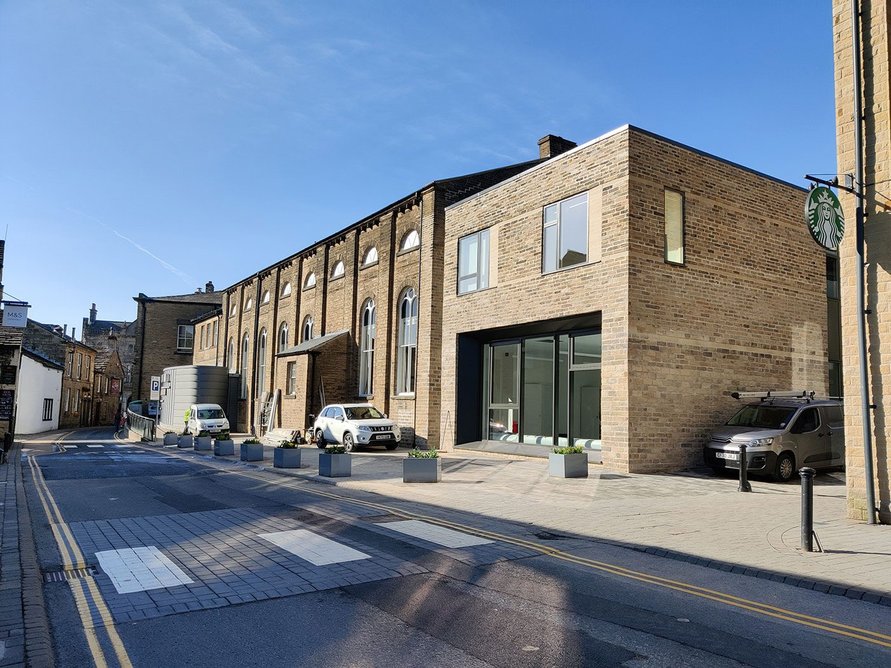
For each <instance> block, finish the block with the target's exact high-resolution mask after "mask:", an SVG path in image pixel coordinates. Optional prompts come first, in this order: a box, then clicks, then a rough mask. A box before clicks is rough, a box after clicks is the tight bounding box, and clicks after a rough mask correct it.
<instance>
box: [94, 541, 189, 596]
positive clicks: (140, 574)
mask: <svg viewBox="0 0 891 668" xmlns="http://www.w3.org/2000/svg"><path fill="white" fill-rule="evenodd" d="M96 559H98V560H99V565H100V566H101V567H102V570H103V572H105V573H106V574H107V575H108V576H109V577H110V578H111V582H112V584H113V585H114V588H115V589H117V590H118V593H119V594H132V593H133V592H137V591H147V590H149V589H164V588H166V587H176V586H179V585H184V584H192V580H191V579H190V578H189V576H188V575H186V574H185V573H184V572H183V571H182V569H180V567H179V566H177V565H176V564H174V563H173V562H172V561H171V560H170V559H168V558H167V557H166V556H164V554H163V553H162V552H161V551H160V550H159V549H158V548H157V547H155V546H154V545H149V546H148V547H134V548H126V549H123V550H107V551H105V552H97V553H96Z"/></svg>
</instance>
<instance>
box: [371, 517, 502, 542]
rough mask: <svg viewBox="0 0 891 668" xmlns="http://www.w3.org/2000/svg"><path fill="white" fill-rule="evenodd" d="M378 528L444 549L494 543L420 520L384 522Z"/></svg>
mask: <svg viewBox="0 0 891 668" xmlns="http://www.w3.org/2000/svg"><path fill="white" fill-rule="evenodd" d="M378 526H382V527H387V528H388V529H392V530H393V531H398V532H399V533H404V534H408V535H409V536H414V537H415V538H423V539H424V540H429V541H430V542H431V543H436V544H437V545H442V546H443V547H470V546H472V545H485V544H486V543H492V542H494V541H491V540H489V539H487V538H480V537H479V536H471V535H470V534H467V533H464V532H462V531H455V530H453V529H446V528H445V527H441V526H437V525H436V524H430V523H428V522H422V521H420V520H402V521H399V522H382V523H381V524H379V525H378Z"/></svg>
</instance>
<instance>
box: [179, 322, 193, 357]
mask: <svg viewBox="0 0 891 668" xmlns="http://www.w3.org/2000/svg"><path fill="white" fill-rule="evenodd" d="M194 341H195V327H194V325H177V328H176V352H178V353H182V352H188V351H190V350H192V344H193V343H194Z"/></svg>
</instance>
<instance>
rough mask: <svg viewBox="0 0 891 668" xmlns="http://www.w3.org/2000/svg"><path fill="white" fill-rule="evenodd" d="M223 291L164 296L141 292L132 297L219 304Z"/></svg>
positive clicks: (221, 301) (152, 300) (135, 298)
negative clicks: (150, 295) (152, 295)
mask: <svg viewBox="0 0 891 668" xmlns="http://www.w3.org/2000/svg"><path fill="white" fill-rule="evenodd" d="M224 294H225V293H224V292H222V291H220V290H215V291H214V292H193V293H191V294H188V295H168V296H166V297H149V296H148V295H146V294H143V293H142V292H140V293H139V296H137V297H134V298H133V299H134V300H135V301H137V302H179V303H183V304H215V305H217V306H219V305H220V304H222V303H223V295H224Z"/></svg>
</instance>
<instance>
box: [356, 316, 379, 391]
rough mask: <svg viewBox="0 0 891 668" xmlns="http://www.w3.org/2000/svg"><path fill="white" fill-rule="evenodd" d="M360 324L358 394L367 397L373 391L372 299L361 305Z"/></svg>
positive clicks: (373, 337) (374, 321) (374, 320)
mask: <svg viewBox="0 0 891 668" xmlns="http://www.w3.org/2000/svg"><path fill="white" fill-rule="evenodd" d="M361 319H362V325H361V327H360V329H359V394H360V395H361V396H365V397H367V396H368V395H370V394H371V393H372V392H373V391H374V339H375V336H376V335H377V332H376V329H377V326H376V321H377V313H376V309H375V307H374V301H373V300H371V299H369V300H368V301H366V302H365V304H364V305H363V306H362V315H361Z"/></svg>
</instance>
